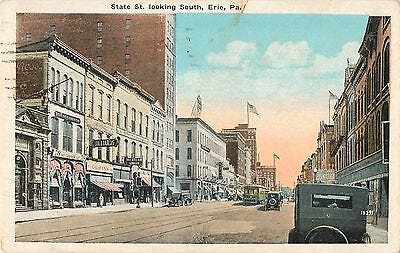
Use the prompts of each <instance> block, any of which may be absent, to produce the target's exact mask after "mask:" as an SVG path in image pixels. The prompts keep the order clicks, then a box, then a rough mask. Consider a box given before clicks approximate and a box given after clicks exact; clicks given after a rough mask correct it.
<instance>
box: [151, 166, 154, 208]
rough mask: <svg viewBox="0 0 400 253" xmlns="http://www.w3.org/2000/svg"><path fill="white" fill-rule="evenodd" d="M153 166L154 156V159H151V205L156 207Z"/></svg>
mask: <svg viewBox="0 0 400 253" xmlns="http://www.w3.org/2000/svg"><path fill="white" fill-rule="evenodd" d="M153 167H154V158H152V159H151V162H150V185H151V186H150V188H151V207H154V193H153Z"/></svg>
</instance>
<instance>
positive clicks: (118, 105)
mask: <svg viewBox="0 0 400 253" xmlns="http://www.w3.org/2000/svg"><path fill="white" fill-rule="evenodd" d="M120 114H121V101H119V99H117V126H120V122H119V115H120Z"/></svg>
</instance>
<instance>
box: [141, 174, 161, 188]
mask: <svg viewBox="0 0 400 253" xmlns="http://www.w3.org/2000/svg"><path fill="white" fill-rule="evenodd" d="M142 181H143V182H144V183H145V184H147V185H148V186H151V181H150V176H146V175H142ZM153 188H161V185H160V184H158V183H157V182H156V181H154V179H153Z"/></svg>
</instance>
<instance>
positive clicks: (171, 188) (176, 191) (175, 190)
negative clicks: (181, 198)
mask: <svg viewBox="0 0 400 253" xmlns="http://www.w3.org/2000/svg"><path fill="white" fill-rule="evenodd" d="M168 190H170V191H171V192H172V193H179V192H180V191H178V190H177V189H176V188H175V187H173V186H168Z"/></svg>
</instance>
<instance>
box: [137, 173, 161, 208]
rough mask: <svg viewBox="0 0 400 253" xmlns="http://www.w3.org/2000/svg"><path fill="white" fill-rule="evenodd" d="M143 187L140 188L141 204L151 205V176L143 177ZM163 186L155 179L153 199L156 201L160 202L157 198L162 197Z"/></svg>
mask: <svg viewBox="0 0 400 253" xmlns="http://www.w3.org/2000/svg"><path fill="white" fill-rule="evenodd" d="M141 179H142V186H141V187H140V202H144V203H149V202H150V201H151V194H152V193H151V186H152V185H151V179H150V176H149V175H141ZM160 190H161V185H160V184H158V183H157V182H155V180H154V179H153V198H154V201H160V199H157V198H156V197H157V196H160Z"/></svg>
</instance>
